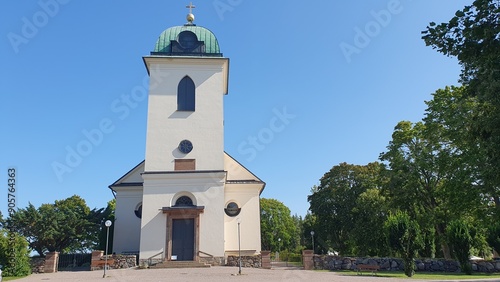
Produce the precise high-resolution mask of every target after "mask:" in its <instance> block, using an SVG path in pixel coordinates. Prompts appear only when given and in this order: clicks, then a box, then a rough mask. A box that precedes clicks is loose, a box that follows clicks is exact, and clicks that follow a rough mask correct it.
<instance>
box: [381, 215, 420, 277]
mask: <svg viewBox="0 0 500 282" xmlns="http://www.w3.org/2000/svg"><path fill="white" fill-rule="evenodd" d="M385 228H386V232H387V238H388V243H389V246H390V247H391V249H392V250H394V251H395V252H396V253H397V254H399V255H400V256H401V257H402V258H403V261H404V265H405V274H406V276H408V277H412V276H413V275H414V274H415V258H416V257H417V254H418V251H419V250H420V249H422V247H423V242H422V237H421V234H420V227H419V225H418V223H417V221H415V220H412V219H411V218H410V216H409V215H408V213H406V212H401V211H398V212H396V213H395V214H391V215H389V217H388V218H387V221H386V223H385Z"/></svg>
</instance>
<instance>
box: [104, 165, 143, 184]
mask: <svg viewBox="0 0 500 282" xmlns="http://www.w3.org/2000/svg"><path fill="white" fill-rule="evenodd" d="M145 163H146V161H142V162H140V163H139V164H138V165H136V166H135V167H134V168H132V169H131V170H129V171H128V172H127V173H125V174H124V175H123V176H122V177H120V178H119V179H118V180H116V181H115V182H114V183H113V184H111V185H109V186H108V187H109V188H110V189H113V188H112V187H117V186H140V185H142V183H143V182H144V180H143V179H142V176H141V174H142V173H143V172H144V165H145Z"/></svg>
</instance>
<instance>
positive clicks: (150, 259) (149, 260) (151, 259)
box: [147, 251, 163, 265]
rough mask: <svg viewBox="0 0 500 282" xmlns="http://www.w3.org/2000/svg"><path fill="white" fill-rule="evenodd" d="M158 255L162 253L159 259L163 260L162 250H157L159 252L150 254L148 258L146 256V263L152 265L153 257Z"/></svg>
mask: <svg viewBox="0 0 500 282" xmlns="http://www.w3.org/2000/svg"><path fill="white" fill-rule="evenodd" d="M159 255H162V258H161V259H162V260H163V251H161V252H159V253H157V254H155V255H152V256H150V257H149V258H147V261H148V265H153V258H155V257H157V256H159Z"/></svg>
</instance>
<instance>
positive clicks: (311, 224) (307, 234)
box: [301, 188, 328, 253]
mask: <svg viewBox="0 0 500 282" xmlns="http://www.w3.org/2000/svg"><path fill="white" fill-rule="evenodd" d="M313 189H314V188H313ZM317 230H318V228H317V223H316V216H315V215H313V214H312V213H310V212H307V213H306V215H305V216H304V220H302V233H301V238H302V239H301V240H302V245H303V246H304V247H305V248H306V249H308V250H312V248H313V245H312V237H311V231H314V232H315V233H316V232H317ZM315 240H316V246H314V249H315V251H316V253H325V252H326V251H328V246H323V245H322V244H321V243H319V242H318V240H317V235H316V236H315ZM325 247H326V248H325Z"/></svg>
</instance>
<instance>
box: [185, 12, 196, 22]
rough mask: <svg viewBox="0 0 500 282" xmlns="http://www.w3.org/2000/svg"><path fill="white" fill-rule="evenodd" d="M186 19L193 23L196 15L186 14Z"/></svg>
mask: <svg viewBox="0 0 500 282" xmlns="http://www.w3.org/2000/svg"><path fill="white" fill-rule="evenodd" d="M186 19H187V21H188V22H190V23H192V22H193V21H194V15H193V14H191V13H189V14H188V15H187V16H186Z"/></svg>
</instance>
